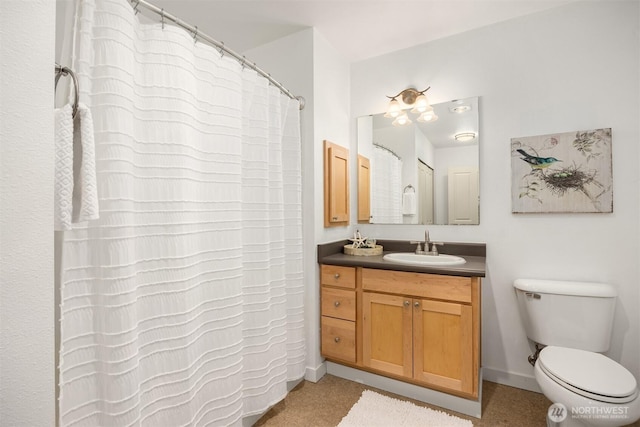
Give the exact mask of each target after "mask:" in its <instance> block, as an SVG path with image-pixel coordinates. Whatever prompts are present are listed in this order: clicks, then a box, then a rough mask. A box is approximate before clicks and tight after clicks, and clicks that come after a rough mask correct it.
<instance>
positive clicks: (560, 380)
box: [534, 346, 640, 427]
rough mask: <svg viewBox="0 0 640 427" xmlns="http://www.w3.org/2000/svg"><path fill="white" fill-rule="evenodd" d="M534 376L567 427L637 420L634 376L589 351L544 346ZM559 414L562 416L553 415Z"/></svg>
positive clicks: (614, 426) (614, 425)
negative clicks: (562, 410) (559, 409)
mask: <svg viewBox="0 0 640 427" xmlns="http://www.w3.org/2000/svg"><path fill="white" fill-rule="evenodd" d="M534 374H535V378H536V381H537V382H538V385H539V386H540V388H541V389H542V392H543V393H544V395H545V396H546V397H547V398H548V399H549V400H551V401H552V402H554V403H556V404H558V403H560V404H562V405H564V408H566V416H562V417H557V418H554V421H559V419H561V418H564V419H562V421H560V422H558V423H552V422H550V423H549V425H557V426H562V427H570V426H611V427H617V426H623V425H627V424H631V423H633V422H635V421H637V420H638V419H640V393H639V391H638V385H637V383H636V380H635V378H634V376H633V375H632V374H631V373H630V372H629V371H628V370H627V369H625V368H624V367H623V366H622V365H620V364H618V363H616V362H615V361H613V360H611V359H609V358H607V357H606V356H604V355H602V354H599V353H594V352H591V351H585V350H578V349H573V348H564V347H556V346H548V347H545V348H544V349H543V350H542V351H541V352H540V355H539V356H538V360H537V362H536V364H535V367H534ZM556 415H561V414H556Z"/></svg>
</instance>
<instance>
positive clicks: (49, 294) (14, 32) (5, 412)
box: [0, 0, 55, 426]
mask: <svg viewBox="0 0 640 427" xmlns="http://www.w3.org/2000/svg"><path fill="white" fill-rule="evenodd" d="M54 13H55V3H54V2H51V1H46V0H30V1H23V0H3V1H0V39H1V40H2V43H1V45H0V58H1V61H0V159H1V163H0V173H1V178H0V278H1V281H2V283H1V284H0V334H1V335H0V396H1V398H0V423H1V424H2V425H6V426H14V425H23V426H51V425H54V423H55V409H54V406H55V397H54V393H55V381H54V373H55V365H54V314H53V311H54V286H53V160H54V153H53V145H54V143H53V69H54V68H53V67H54V54H53V53H54V28H55V22H54V20H53V19H52V16H53V15H54Z"/></svg>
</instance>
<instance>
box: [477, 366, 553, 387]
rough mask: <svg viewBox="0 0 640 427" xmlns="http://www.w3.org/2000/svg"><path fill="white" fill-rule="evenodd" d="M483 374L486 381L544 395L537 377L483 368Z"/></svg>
mask: <svg viewBox="0 0 640 427" xmlns="http://www.w3.org/2000/svg"><path fill="white" fill-rule="evenodd" d="M482 372H483V375H484V379H485V380H487V381H491V382H492V383H498V384H504V385H508V386H511V387H516V388H521V389H523V390H529V391H535V392H537V393H542V390H540V387H539V386H538V382H537V381H536V379H535V377H533V376H529V375H522V374H514V373H513V372H505V371H500V370H497V369H492V368H487V367H483V368H482Z"/></svg>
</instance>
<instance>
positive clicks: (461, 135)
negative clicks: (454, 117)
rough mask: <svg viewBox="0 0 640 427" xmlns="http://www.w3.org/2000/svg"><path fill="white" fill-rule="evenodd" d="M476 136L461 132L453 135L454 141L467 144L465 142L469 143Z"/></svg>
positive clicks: (471, 133)
mask: <svg viewBox="0 0 640 427" xmlns="http://www.w3.org/2000/svg"><path fill="white" fill-rule="evenodd" d="M475 137H476V134H475V133H473V132H462V133H456V134H455V135H454V138H455V139H456V141H459V142H467V141H471V140H472V139H475Z"/></svg>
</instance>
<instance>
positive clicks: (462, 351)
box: [413, 299, 474, 394]
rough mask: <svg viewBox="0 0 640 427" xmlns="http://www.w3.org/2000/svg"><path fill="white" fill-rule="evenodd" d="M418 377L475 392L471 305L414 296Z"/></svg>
mask: <svg viewBox="0 0 640 427" xmlns="http://www.w3.org/2000/svg"><path fill="white" fill-rule="evenodd" d="M413 305H414V308H413V334H414V350H413V351H414V371H413V372H414V379H416V380H418V381H422V382H425V383H428V384H432V385H437V386H439V387H445V388H448V389H451V390H456V391H459V392H463V393H470V394H473V393H474V384H473V382H474V379H473V372H474V370H473V350H474V349H473V329H472V328H473V322H472V320H473V316H472V309H471V306H470V305H465V304H458V303H451V302H442V301H432V300H420V299H415V300H413Z"/></svg>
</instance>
